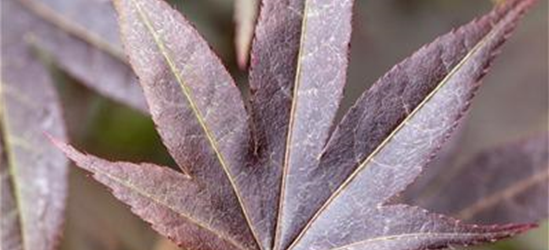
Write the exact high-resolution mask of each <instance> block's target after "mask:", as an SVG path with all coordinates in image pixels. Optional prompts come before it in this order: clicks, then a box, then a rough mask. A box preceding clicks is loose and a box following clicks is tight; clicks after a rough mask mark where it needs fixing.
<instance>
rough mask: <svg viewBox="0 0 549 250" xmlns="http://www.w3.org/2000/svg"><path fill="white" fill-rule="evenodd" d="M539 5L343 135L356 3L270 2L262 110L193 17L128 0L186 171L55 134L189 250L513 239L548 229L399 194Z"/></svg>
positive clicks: (470, 33) (170, 138) (475, 41)
mask: <svg viewBox="0 0 549 250" xmlns="http://www.w3.org/2000/svg"><path fill="white" fill-rule="evenodd" d="M533 2H534V1H531V0H515V1H511V2H509V3H507V4H505V5H502V6H501V7H499V8H496V9H495V10H494V11H492V12H490V13H489V14H487V15H485V16H483V17H482V18H480V19H476V20H475V21H473V22H471V23H469V24H467V25H464V26H463V27H461V28H459V29H457V30H455V31H453V32H450V33H448V34H446V35H444V36H442V37H440V38H438V39H437V40H435V41H434V42H433V43H432V44H429V45H427V46H425V47H423V48H422V49H420V50H419V51H418V52H416V53H415V54H413V55H412V56H411V57H409V58H407V59H405V60H404V61H403V62H401V63H400V64H398V65H397V66H395V67H394V68H393V69H392V70H391V71H389V72H388V73H387V74H386V75H385V76H383V77H382V78H381V79H380V80H379V81H378V82H377V83H376V84H375V85H374V86H373V87H372V88H371V89H370V90H369V91H368V92H366V93H365V94H364V95H363V96H362V97H361V98H360V99H359V100H358V101H357V103H356V104H355V106H353V107H352V108H351V109H350V111H349V112H348V113H347V115H346V116H345V117H344V118H343V120H342V122H341V123H340V124H339V125H338V126H337V128H336V129H335V131H334V132H333V133H332V134H331V135H330V132H331V127H332V123H333V120H334V117H335V114H336V111H337V109H338V106H339V101H340V99H341V96H342V89H343V85H344V83H345V78H346V68H347V54H348V43H349V40H350V31H351V25H350V21H351V13H352V11H351V10H352V6H353V1H335V0H334V1H324V2H321V1H292V2H289V3H287V2H281V1H276V0H268V1H265V2H263V5H262V6H263V8H262V10H261V12H262V13H261V15H260V19H259V22H258V26H257V29H256V32H257V33H256V36H255V37H256V39H255V40H254V44H253V49H252V56H251V73H250V85H251V93H252V96H251V100H252V104H251V111H252V116H251V118H248V114H247V113H246V110H245V109H244V104H243V101H242V99H241V97H240V93H239V92H238V89H237V88H236V86H235V84H234V82H233V80H232V78H231V76H230V75H229V74H228V73H227V72H226V70H225V68H224V67H223V66H222V65H221V64H220V62H219V59H218V58H217V57H216V56H215V55H214V54H213V52H212V51H211V50H210V49H209V47H208V45H207V44H206V43H205V41H204V40H203V39H202V38H201V37H200V36H199V35H198V34H197V33H196V31H195V30H194V29H193V28H192V27H191V25H190V24H189V23H188V22H187V20H185V19H184V18H183V17H182V16H181V15H180V14H179V13H177V12H176V11H175V10H173V9H172V8H170V6H169V5H167V4H166V3H164V2H163V1H159V0H116V1H115V5H116V7H117V10H118V13H119V16H120V26H121V30H122V40H123V42H124V45H125V48H126V50H127V51H126V52H127V53H128V55H129V58H130V62H131V64H132V66H133V68H134V70H135V72H136V74H137V75H138V76H139V78H140V83H141V85H142V87H143V89H144V92H145V96H146V99H147V101H148V104H149V106H150V112H151V115H152V118H153V120H154V122H155V124H156V126H157V130H158V132H159V134H160V136H161V137H162V139H163V142H164V144H165V146H166V147H167V148H168V151H169V152H170V154H171V155H172V157H173V158H174V160H175V161H176V162H177V164H178V166H179V167H180V168H181V170H182V171H183V173H180V172H176V171H174V170H170V169H168V168H165V167H161V166H157V165H153V164H148V163H144V164H134V163H129V162H111V161H107V160H103V159H100V158H97V157H95V156H91V155H87V154H84V153H81V152H79V151H77V150H75V149H74V148H72V147H70V146H68V145H66V144H65V143H63V142H60V141H55V143H56V144H57V146H58V147H59V148H61V149H62V150H63V151H64V152H65V153H66V154H67V156H69V157H70V158H71V159H73V160H74V161H75V162H76V163H77V164H78V165H79V166H80V167H81V168H83V169H85V170H87V171H89V172H92V173H93V176H94V178H95V179H96V180H98V181H99V182H101V183H103V184H104V185H106V186H108V187H109V188H111V189H112V192H113V194H114V195H115V196H116V197H117V198H118V199H120V200H122V201H123V202H125V203H126V204H129V205H130V206H131V207H132V211H133V212H134V213H136V214H137V215H139V216H140V217H141V218H143V219H144V220H146V221H148V222H149V223H151V224H152V226H153V228H154V229H155V230H157V231H158V232H159V233H161V234H162V235H164V236H166V237H167V238H169V239H171V240H173V241H174V242H175V243H177V244H179V245H181V246H183V247H184V248H185V249H189V250H193V249H201V250H203V249H273V248H274V249H294V250H297V249H303V250H305V249H318V250H320V249H348V250H351V249H376V250H383V249H387V250H389V249H391V250H394V249H401V250H413V249H433V248H444V247H451V246H458V245H472V244H479V243H482V242H492V241H496V240H499V239H502V238H506V237H509V236H513V235H515V234H518V233H521V232H524V231H525V230H528V229H530V228H532V227H533V225H531V224H524V225H514V224H513V225H493V226H478V225H467V224H463V223H460V222H459V221H457V220H455V219H452V218H448V217H444V216H442V215H438V214H432V213H429V212H427V211H425V210H423V209H421V208H417V207H411V206H407V205H402V204H399V205H389V204H387V203H388V202H389V201H390V199H391V198H392V197H393V196H395V195H396V194H398V193H399V192H401V191H403V190H404V189H405V187H406V186H407V185H409V184H410V183H411V182H412V181H413V180H414V179H415V178H416V177H417V176H418V175H419V173H420V172H421V169H422V167H423V166H424V165H426V164H427V163H428V162H429V160H430V159H431V158H432V157H433V155H434V154H435V153H436V152H437V151H438V149H439V148H440V147H441V146H442V145H443V143H444V142H445V141H446V138H447V137H448V136H449V135H450V134H451V133H452V131H453V130H454V128H455V126H456V125H457V123H458V121H459V120H460V118H461V117H462V116H463V115H464V112H465V111H466V110H467V109H468V106H469V103H470V101H471V99H472V98H473V96H474V94H475V92H476V90H477V89H478V87H479V85H480V84H479V81H480V80H481V78H482V77H483V76H484V75H485V74H486V72H487V69H488V67H489V66H490V63H491V62H492V60H493V58H494V56H495V54H496V53H497V52H498V50H499V48H500V46H501V44H502V43H503V42H504V41H505V40H506V39H507V37H508V36H509V35H510V33H511V32H512V31H513V29H514V27H515V26H516V24H517V22H518V20H519V19H520V18H521V17H522V15H523V14H524V12H525V11H526V10H527V9H528V8H529V7H530V5H531V4H532V3H533ZM249 119H250V120H253V123H250V121H249ZM252 143H255V145H254V144H252Z"/></svg>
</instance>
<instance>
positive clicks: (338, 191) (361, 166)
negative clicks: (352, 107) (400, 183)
mask: <svg viewBox="0 0 549 250" xmlns="http://www.w3.org/2000/svg"><path fill="white" fill-rule="evenodd" d="M504 19H505V18H502V19H501V20H500V21H498V22H497V23H496V24H494V25H493V26H492V30H491V31H490V32H488V34H486V35H485V36H484V37H483V38H482V39H481V40H480V41H479V42H478V43H477V44H476V45H475V46H474V47H473V48H472V49H471V50H470V51H469V52H468V53H467V54H466V55H465V56H464V57H463V59H461V60H460V62H459V63H458V64H457V65H456V66H454V68H452V70H451V71H450V72H449V73H448V75H446V77H444V78H443V79H442V80H441V82H440V83H439V84H438V85H437V87H436V88H434V89H433V90H432V91H431V92H430V93H429V94H428V95H427V96H426V97H425V99H423V101H422V102H421V103H419V104H418V106H417V107H416V108H415V109H414V110H413V111H412V112H411V113H410V114H409V115H408V116H407V117H406V118H405V119H403V120H402V121H401V122H400V123H399V125H398V126H397V127H396V128H395V129H394V130H393V131H392V132H391V133H390V134H389V135H388V136H387V137H386V138H385V139H384V140H383V141H382V142H381V143H380V145H379V146H377V147H376V148H375V150H374V151H372V153H371V154H370V155H368V157H367V158H366V159H365V160H364V161H363V162H362V163H360V164H359V167H357V169H356V170H355V171H354V172H353V173H352V174H351V175H350V176H349V177H348V178H347V179H346V180H345V181H344V182H343V183H342V184H341V185H340V186H339V188H338V189H336V191H335V192H334V193H333V194H332V195H331V196H330V197H329V198H328V199H327V200H326V202H325V203H324V204H323V205H322V206H321V207H320V209H318V210H317V211H316V212H315V214H314V215H313V217H311V219H310V221H309V222H308V223H307V224H306V226H305V227H304V228H303V229H302V230H301V232H300V234H299V235H298V237H296V238H295V240H294V241H293V243H292V244H291V245H290V247H289V248H288V249H293V248H294V247H295V246H296V245H297V243H298V242H299V241H300V240H301V238H302V237H303V235H304V234H305V232H306V231H307V230H308V229H309V228H310V226H311V225H312V224H313V223H314V221H316V219H318V217H319V216H320V214H322V212H323V211H324V210H325V209H326V208H327V207H328V206H329V205H330V204H331V202H333V201H334V200H335V199H336V198H337V197H338V196H339V195H340V194H341V193H342V192H343V190H344V189H345V188H346V187H347V186H348V185H349V184H350V183H351V182H352V181H353V180H354V178H356V176H358V174H359V173H360V172H361V171H362V170H363V169H364V168H365V167H366V166H367V165H368V164H369V163H370V162H371V161H372V160H373V159H374V157H375V156H377V154H378V153H379V152H380V151H381V150H382V149H383V148H384V147H385V146H386V145H387V144H388V143H389V142H390V141H391V140H392V139H393V138H394V136H395V135H396V134H397V133H398V132H399V131H400V130H401V129H402V128H403V127H404V126H405V125H406V124H407V123H408V122H409V121H410V119H411V118H413V117H414V115H415V114H417V113H418V112H419V111H420V110H421V109H422V108H423V106H425V105H426V104H427V103H428V102H429V101H430V100H431V98H432V97H433V96H434V95H435V94H436V93H438V91H439V90H440V89H441V88H442V87H443V86H445V85H446V83H447V82H448V81H449V80H450V79H451V78H452V77H453V76H454V75H455V73H456V72H458V71H459V70H460V69H461V67H462V66H463V65H464V64H465V63H467V62H468V60H469V59H470V58H471V57H472V56H473V55H475V54H476V52H478V51H479V50H480V49H481V48H482V47H483V46H484V45H485V44H486V43H487V41H489V40H490V38H492V37H493V36H494V35H495V33H496V31H498V30H499V28H500V27H499V25H500V24H501V22H502V21H503V20H504Z"/></svg>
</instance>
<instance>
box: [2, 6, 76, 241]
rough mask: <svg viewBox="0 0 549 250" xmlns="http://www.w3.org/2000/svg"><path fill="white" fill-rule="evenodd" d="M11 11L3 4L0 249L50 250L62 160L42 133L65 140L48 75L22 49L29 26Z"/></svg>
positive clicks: (60, 203)
mask: <svg viewBox="0 0 549 250" xmlns="http://www.w3.org/2000/svg"><path fill="white" fill-rule="evenodd" d="M16 8H17V7H16V3H15V2H13V1H3V2H2V10H1V11H2V12H1V13H2V47H1V49H2V69H1V72H2V76H1V81H0V121H1V123H0V130H1V136H0V149H1V150H0V151H1V152H0V157H1V159H0V178H1V179H0V181H1V183H0V186H1V192H2V193H1V194H2V203H1V206H0V213H1V215H0V216H1V217H2V222H1V223H2V224H1V227H2V233H1V238H0V245H1V246H2V249H6V250H18V249H21V250H54V249H55V247H56V246H57V243H58V240H59V237H60V236H61V229H62V228H61V227H62V225H63V221H64V210H65V199H66V196H67V159H66V158H65V157H64V156H63V154H60V152H59V151H58V150H57V149H55V148H54V147H52V146H51V143H49V142H48V140H47V138H46V136H45V134H44V133H48V134H51V135H53V136H55V137H57V138H63V139H64V140H66V136H65V125H64V123H63V119H62V116H61V108H60V105H59V102H58V100H57V95H56V92H55V88H54V87H53V85H52V83H51V81H50V76H49V74H48V71H47V70H46V69H45V68H44V67H43V65H41V64H40V61H39V60H38V59H37V58H36V57H35V55H34V53H33V51H32V49H31V48H30V47H29V46H28V44H27V40H28V39H30V37H31V35H30V34H28V33H27V31H28V29H30V27H32V25H34V23H33V21H32V20H31V19H29V18H28V17H27V16H24V15H23V16H20V15H18V13H17V12H16V11H14V10H15V9H16ZM5 23H9V24H10V25H4V24H5Z"/></svg>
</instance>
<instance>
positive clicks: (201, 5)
mask: <svg viewBox="0 0 549 250" xmlns="http://www.w3.org/2000/svg"><path fill="white" fill-rule="evenodd" d="M172 2H173V3H174V5H175V6H176V7H177V8H178V9H179V10H180V11H181V12H183V13H184V14H185V15H186V16H187V18H188V19H190V20H191V21H192V22H194V23H195V24H196V27H197V29H198V30H199V31H200V32H201V33H202V34H203V35H204V36H205V38H206V39H207V40H208V41H209V42H210V44H211V45H212V46H213V48H214V50H215V51H216V52H217V53H218V54H219V55H220V57H221V58H222V60H223V61H224V63H225V65H227V67H228V68H229V69H230V71H231V72H232V73H233V75H234V76H235V77H236V78H237V81H238V82H239V84H241V85H242V86H243V88H245V85H246V79H247V75H246V73H245V72H243V71H240V70H238V68H237V66H236V63H235V62H236V59H235V56H234V54H235V53H234V48H233V35H234V27H233V2H232V1H230V0H186V1H182V0H181V1H172ZM491 6H492V2H491V1H489V0H476V1H473V0H468V1H463V0H383V1H381V0H376V1H374V0H372V1H356V7H355V16H354V27H355V30H354V33H353V40H352V53H351V64H350V69H349V77H348V86H347V89H346V97H345V99H344V101H343V105H342V111H341V112H340V113H342V112H343V111H344V110H346V109H347V108H348V107H349V106H350V105H351V104H352V103H353V102H354V100H355V99H356V98H357V97H358V96H359V95H360V94H361V93H362V92H363V91H364V90H366V89H367V88H368V87H369V86H370V85H371V84H372V83H373V82H374V81H375V80H376V79H377V78H378V77H380V76H381V75H382V74H383V73H384V72H386V71H387V70H389V69H390V68H391V67H392V66H393V65H394V64H396V63H397V62H399V61H400V60H402V59H404V58H405V57H407V56H408V55H410V54H411V53H412V52H414V51H415V50H416V49H418V48H419V47H420V46H422V45H423V44H425V43H427V42H430V41H432V40H433V39H434V38H435V37H437V36H438V35H441V34H444V33H446V32H448V31H449V30H451V29H452V28H453V27H457V26H459V25H461V24H464V23H466V22H468V21H469V20H471V19H472V18H474V17H475V16H479V15H481V14H483V13H485V12H487V11H489V10H490V9H491ZM547 9H548V4H547V1H544V0H542V1H540V2H539V3H538V4H537V5H536V6H535V9H534V10H533V11H532V12H531V13H529V15H528V16H527V17H526V18H525V19H524V21H523V22H522V23H521V24H520V25H519V28H518V30H517V32H516V33H515V35H514V36H512V37H511V39H510V41H509V42H508V43H507V44H506V45H505V46H504V48H503V53H502V55H501V56H500V57H499V58H497V59H496V62H495V64H494V66H493V67H492V70H491V72H490V73H489V74H488V76H487V77H486V78H485V80H484V81H485V85H484V86H483V87H482V88H481V90H480V92H479V95H478V96H477V98H476V100H475V101H474V103H473V106H472V110H471V112H470V114H469V116H468V119H466V124H465V126H464V132H463V138H462V144H461V146H460V148H459V152H458V153H459V156H458V161H465V160H467V159H468V158H469V157H471V155H472V154H474V153H476V152H478V151H479V150H481V149H484V148H488V147H491V146H495V145H498V144H500V143H503V142H506V141H511V140H513V139H516V138H519V137H522V136H525V135H529V134H532V133H535V132H539V131H543V130H547V128H548V112H547V107H548V73H547V69H548V48H547V45H548V33H547V32H548V20H547V18H548V17H547V15H548V14H547ZM54 71H55V76H56V80H57V83H58V87H59V89H60V92H61V96H62V100H63V106H64V107H65V108H66V109H67V110H66V111H65V113H66V116H67V120H68V123H69V125H68V126H69V130H70V134H71V137H72V138H73V140H74V141H75V142H76V143H77V144H79V146H80V147H82V148H85V149H86V150H87V151H89V152H92V153H95V154H98V155H100V156H104V157H106V158H109V159H113V160H114V159H116V160H133V161H152V162H156V163H162V164H168V165H172V166H173V163H172V162H171V160H170V158H169V157H168V155H167V153H166V152H165V149H164V148H163V146H162V144H161V142H160V141H159V138H158V137H157V135H156V133H155V131H154V126H153V124H152V122H151V121H150V119H149V118H148V117H145V116H143V115H141V114H140V113H138V112H136V111H133V110H131V109H129V108H127V107H124V106H123V105H120V104H117V103H114V102H112V101H109V100H107V99H105V98H103V97H100V96H98V95H96V94H94V93H92V92H91V91H89V90H87V89H85V88H84V87H81V85H79V84H74V83H75V80H74V79H71V78H70V77H69V76H68V75H67V74H65V73H63V72H62V71H60V70H54ZM69 196H70V197H69V205H68V206H69V207H68V211H67V214H68V219H67V222H66V226H65V233H64V237H63V239H62V242H61V249H63V250H148V249H157V250H167V249H172V247H173V246H172V245H171V244H170V243H167V242H163V241H161V237H159V236H157V234H156V233H155V232H154V231H153V230H152V229H151V228H150V227H149V226H148V225H146V224H145V223H144V222H142V221H141V220H140V219H139V218H137V217H136V216H134V215H133V214H131V212H130V209H129V208H128V207H126V206H124V205H123V204H122V203H120V202H118V201H117V200H115V199H114V198H113V197H112V196H111V195H110V194H109V193H108V192H107V191H106V189H105V188H103V187H102V186H100V185H99V184H97V183H95V182H93V181H92V180H91V178H88V177H87V176H86V173H84V172H83V171H81V170H78V169H77V168H71V174H70V194H69ZM547 235H548V233H547V222H545V223H544V225H543V226H542V227H541V228H540V229H537V230H535V231H532V232H531V233H528V234H527V235H525V236H522V237H519V238H518V239H516V240H511V241H506V242H503V243H501V244H497V245H495V246H491V247H484V248H482V249H501V250H511V249H516V250H519V249H520V250H544V249H548V245H549V243H548V242H547V237H548V236H547Z"/></svg>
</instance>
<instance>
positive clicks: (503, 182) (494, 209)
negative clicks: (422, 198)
mask: <svg viewBox="0 0 549 250" xmlns="http://www.w3.org/2000/svg"><path fill="white" fill-rule="evenodd" d="M548 141H549V137H548V135H547V134H542V135H537V136H534V137H532V138H528V139H523V140H520V141H517V142H514V143H510V144H508V145H502V146H499V147H497V148H494V149H489V150H486V151H485V152H482V153H480V154H479V155H478V156H476V157H475V158H474V159H473V160H472V161H471V162H469V163H468V164H466V165H464V166H463V167H461V168H460V169H459V173H458V174H456V175H455V176H454V177H453V178H452V180H451V181H450V182H449V183H446V184H445V185H444V186H443V187H442V188H441V189H440V190H439V191H438V192H437V194H438V195H436V196H434V197H432V198H431V199H430V200H429V203H427V204H422V205H423V206H425V207H427V208H430V209H431V210H433V211H437V212H441V213H445V214H453V215H454V216H456V217H457V218H460V219H462V220H466V221H471V222H475V223H510V222H528V221H539V220H542V219H545V218H547V216H548V207H547V206H548V202H549V201H548V197H547V190H549V186H548V183H549V159H548V158H549V149H548V144H547V143H548Z"/></svg>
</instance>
